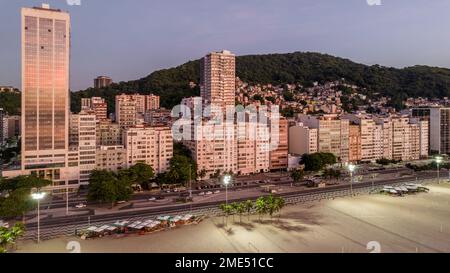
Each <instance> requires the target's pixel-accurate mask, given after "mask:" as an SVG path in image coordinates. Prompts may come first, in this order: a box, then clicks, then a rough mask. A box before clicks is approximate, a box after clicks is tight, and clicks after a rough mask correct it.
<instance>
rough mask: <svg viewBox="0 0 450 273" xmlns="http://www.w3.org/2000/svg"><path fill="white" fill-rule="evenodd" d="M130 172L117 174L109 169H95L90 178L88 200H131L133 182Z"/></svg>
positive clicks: (112, 202) (107, 201) (106, 201)
mask: <svg viewBox="0 0 450 273" xmlns="http://www.w3.org/2000/svg"><path fill="white" fill-rule="evenodd" d="M128 174H129V172H120V173H119V174H118V175H116V174H115V173H113V172H108V171H98V170H96V171H93V172H92V174H91V177H90V178H89V192H88V200H90V201H100V202H102V203H103V202H105V203H111V207H113V206H114V204H115V203H116V202H118V201H128V200H130V197H131V194H132V193H133V190H132V188H131V185H132V184H133V182H132V180H131V178H130V176H129V175H128Z"/></svg>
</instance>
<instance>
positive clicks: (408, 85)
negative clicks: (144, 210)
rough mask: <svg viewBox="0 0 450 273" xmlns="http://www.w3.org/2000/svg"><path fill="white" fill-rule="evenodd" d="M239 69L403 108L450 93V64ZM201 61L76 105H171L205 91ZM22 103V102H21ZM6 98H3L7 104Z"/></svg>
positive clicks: (296, 61) (283, 60) (284, 61)
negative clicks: (141, 100) (352, 91)
mask: <svg viewBox="0 0 450 273" xmlns="http://www.w3.org/2000/svg"><path fill="white" fill-rule="evenodd" d="M236 74H237V76H238V77H240V78H241V79H242V80H243V81H246V82H249V83H254V84H256V83H260V84H268V83H271V84H284V83H301V84H302V85H304V86H311V85H312V84H313V83H314V82H319V83H324V82H327V81H334V80H338V79H341V78H345V79H346V81H347V82H349V83H353V84H356V85H358V86H360V87H363V88H366V91H365V93H366V94H367V95H369V96H371V95H374V94H376V95H379V94H380V95H384V96H388V97H392V98H393V101H392V104H393V106H396V107H397V108H401V107H402V101H403V100H404V99H405V98H407V97H428V98H442V97H450V69H446V68H438V67H429V66H413V67H406V68H403V69H397V68H392V67H384V66H380V65H373V66H367V65H364V64H359V63H355V62H352V61H351V60H348V59H343V58H339V57H334V56H331V55H326V54H320V53H311V52H295V53H288V54H268V55H249V56H240V57H237V58H236ZM199 81H200V62H199V60H195V61H189V62H187V63H185V64H183V65H181V66H178V67H175V68H170V69H163V70H159V71H155V72H153V73H151V74H150V75H148V76H147V77H145V78H142V79H139V80H134V81H128V82H120V83H117V84H113V85H111V86H110V87H108V88H103V89H95V88H89V89H86V90H82V91H78V92H73V93H72V98H71V108H72V111H73V112H78V111H79V110H80V100H81V98H84V97H92V96H100V97H104V98H105V99H106V100H107V102H108V111H109V112H114V96H115V95H117V94H120V93H135V92H137V93H141V94H150V93H154V94H157V95H160V96H161V106H163V107H166V108H171V107H173V106H174V105H176V104H178V103H180V101H181V99H182V98H183V97H189V96H196V95H199V93H200V91H199V88H198V86H197V87H195V88H191V87H190V86H189V83H190V82H194V83H196V84H198V83H199ZM19 103H20V102H19ZM2 104H3V100H2V101H0V107H2Z"/></svg>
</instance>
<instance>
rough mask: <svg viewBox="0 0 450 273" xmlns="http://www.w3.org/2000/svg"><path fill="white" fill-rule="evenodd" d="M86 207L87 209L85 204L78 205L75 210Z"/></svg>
mask: <svg viewBox="0 0 450 273" xmlns="http://www.w3.org/2000/svg"><path fill="white" fill-rule="evenodd" d="M85 207H86V205H85V204H78V205H76V206H75V208H77V209H84V208H85Z"/></svg>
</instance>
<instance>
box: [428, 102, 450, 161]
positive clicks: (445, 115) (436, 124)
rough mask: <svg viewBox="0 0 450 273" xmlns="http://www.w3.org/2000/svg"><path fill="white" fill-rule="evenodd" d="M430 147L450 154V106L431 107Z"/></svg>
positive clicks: (433, 150) (441, 152)
mask: <svg viewBox="0 0 450 273" xmlns="http://www.w3.org/2000/svg"><path fill="white" fill-rule="evenodd" d="M430 149H431V151H432V152H435V153H439V154H450V108H431V109H430Z"/></svg>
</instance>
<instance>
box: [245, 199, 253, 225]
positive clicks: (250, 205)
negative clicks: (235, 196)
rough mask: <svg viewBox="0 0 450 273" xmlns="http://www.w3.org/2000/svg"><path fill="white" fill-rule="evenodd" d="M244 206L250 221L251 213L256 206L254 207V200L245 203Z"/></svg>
mask: <svg viewBox="0 0 450 273" xmlns="http://www.w3.org/2000/svg"><path fill="white" fill-rule="evenodd" d="M244 206H245V210H246V211H247V215H248V220H249V221H250V213H251V212H252V210H253V208H254V207H255V205H254V203H253V201H252V200H247V201H246V202H245V203H244Z"/></svg>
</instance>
